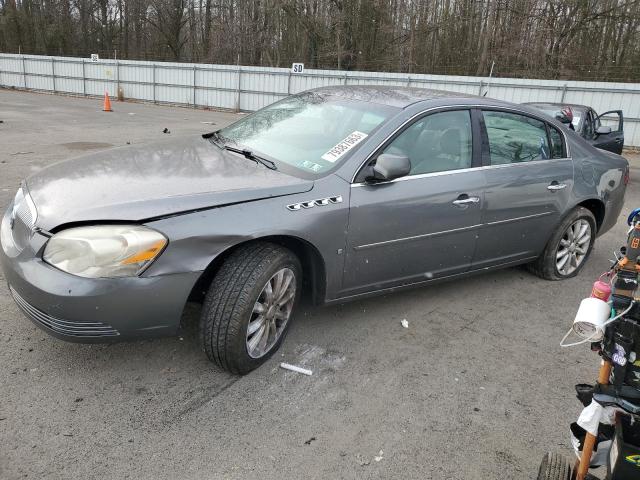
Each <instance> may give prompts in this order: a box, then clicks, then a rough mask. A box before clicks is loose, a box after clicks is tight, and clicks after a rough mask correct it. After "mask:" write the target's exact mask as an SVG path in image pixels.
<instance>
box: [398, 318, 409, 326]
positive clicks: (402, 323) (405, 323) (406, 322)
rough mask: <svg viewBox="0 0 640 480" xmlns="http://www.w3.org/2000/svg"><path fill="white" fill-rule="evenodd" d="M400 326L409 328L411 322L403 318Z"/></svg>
mask: <svg viewBox="0 0 640 480" xmlns="http://www.w3.org/2000/svg"><path fill="white" fill-rule="evenodd" d="M400 324H401V325H402V326H403V327H404V328H409V322H408V321H407V319H406V318H403V319H402V321H401V322H400Z"/></svg>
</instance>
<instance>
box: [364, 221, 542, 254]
mask: <svg viewBox="0 0 640 480" xmlns="http://www.w3.org/2000/svg"><path fill="white" fill-rule="evenodd" d="M552 213H553V212H542V213H534V214H533V215H525V216H522V217H515V218H508V219H506V220H497V221H495V222H487V223H478V224H476V225H470V226H468V227H461V228H452V229H451V230H442V231H440V232H432V233H425V234H422V235H412V236H411V237H403V238H394V239H393V240H385V241H384V242H376V243H367V244H365V245H357V246H355V247H353V249H354V250H356V251H360V250H366V249H369V248H374V247H380V246H383V245H390V244H393V243H400V242H410V241H412V240H419V239H421V238H429V237H438V236H440V235H448V234H450V233H458V232H464V231H468V230H475V229H480V228H485V227H491V226H493V225H502V224H505V223H512V222H519V221H521V220H528V219H530V218H538V217H546V216H547V215H551V214H552Z"/></svg>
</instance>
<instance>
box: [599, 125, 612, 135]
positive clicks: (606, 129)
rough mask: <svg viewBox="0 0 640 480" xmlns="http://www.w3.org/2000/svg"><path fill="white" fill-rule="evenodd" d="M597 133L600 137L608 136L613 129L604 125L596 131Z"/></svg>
mask: <svg viewBox="0 0 640 480" xmlns="http://www.w3.org/2000/svg"><path fill="white" fill-rule="evenodd" d="M596 133H597V134H598V135H606V134H607V133H611V127H605V126H604V125H600V126H599V127H598V128H597V129H596Z"/></svg>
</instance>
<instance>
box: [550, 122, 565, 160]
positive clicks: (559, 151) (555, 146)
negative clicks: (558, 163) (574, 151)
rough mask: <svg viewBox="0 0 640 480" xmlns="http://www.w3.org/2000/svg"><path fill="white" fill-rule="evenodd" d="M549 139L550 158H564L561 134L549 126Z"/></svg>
mask: <svg viewBox="0 0 640 480" xmlns="http://www.w3.org/2000/svg"><path fill="white" fill-rule="evenodd" d="M549 139H550V140H551V158H565V157H566V155H565V153H564V144H563V143H562V134H561V133H560V132H559V131H558V129H557V128H555V127H552V126H551V125H549Z"/></svg>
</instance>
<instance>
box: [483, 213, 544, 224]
mask: <svg viewBox="0 0 640 480" xmlns="http://www.w3.org/2000/svg"><path fill="white" fill-rule="evenodd" d="M551 214H553V212H542V213H534V214H533V215H525V216H523V217H515V218H507V219H506V220H497V221H495V222H487V223H485V224H483V226H491V225H502V224H504V223H511V222H519V221H520V220H528V219H529V218H538V217H546V216H547V215H551Z"/></svg>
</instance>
